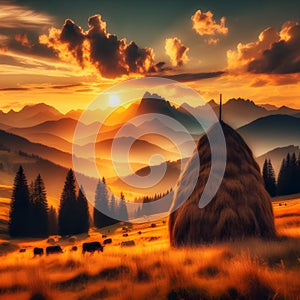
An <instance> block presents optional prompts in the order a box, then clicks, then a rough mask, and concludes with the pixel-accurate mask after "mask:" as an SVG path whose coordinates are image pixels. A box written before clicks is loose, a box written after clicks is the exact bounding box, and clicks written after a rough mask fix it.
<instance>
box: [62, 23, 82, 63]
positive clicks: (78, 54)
mask: <svg viewBox="0 0 300 300" xmlns="http://www.w3.org/2000/svg"><path fill="white" fill-rule="evenodd" d="M60 39H61V41H62V42H64V43H67V44H68V49H69V51H70V52H72V54H73V55H74V57H75V58H76V60H77V62H78V63H79V65H80V66H81V67H83V50H82V48H83V42H84V39H85V36H84V33H83V30H82V29H81V27H79V26H78V25H76V24H75V23H74V22H73V21H72V20H69V19H67V20H66V21H65V24H64V26H63V29H62V31H61V35H60Z"/></svg>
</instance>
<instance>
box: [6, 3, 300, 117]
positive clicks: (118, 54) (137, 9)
mask: <svg viewBox="0 0 300 300" xmlns="http://www.w3.org/2000/svg"><path fill="white" fill-rule="evenodd" d="M299 11H300V3H299V2H298V1H294V0H287V1H284V2H283V1H278V0H275V1H274V0H273V1H256V0H255V1H226V2H224V1H190V0H185V1H181V0H179V1H169V0H166V1H156V0H152V1H134V0H129V1H126V2H125V1H121V0H111V1H108V0H106V1H104V0H101V1H100V0H93V1H91V0H88V1H87V0H85V1H83V0H81V1H70V0H60V1H57V0H52V1H33V0H31V1H30V0H16V1H11V0H0V109H2V110H4V111H8V110H10V109H14V110H18V109H20V108H22V107H23V106H24V105H27V104H34V103H39V102H44V103H47V104H49V105H52V106H55V107H56V108H58V109H59V110H61V111H62V112H67V111H69V110H71V109H78V108H81V109H82V108H85V107H86V106H87V105H88V103H89V102H90V101H92V100H93V99H94V98H95V97H96V96H97V95H98V94H99V93H101V92H103V91H104V90H105V89H107V88H109V87H111V86H113V85H114V84H116V83H118V82H120V81H124V80H126V79H131V78H139V77H145V76H161V77H169V78H172V79H176V80H178V81H180V82H183V83H184V84H186V85H188V86H189V87H191V88H193V89H195V90H196V91H197V92H199V93H200V94H201V95H202V96H203V98H204V99H205V100H206V101H209V100H210V99H212V98H214V99H217V98H218V94H219V93H221V92H222V94H223V95H224V98H225V99H230V98H237V97H242V98H245V99H251V100H253V101H254V102H255V103H257V104H264V103H269V104H273V105H276V106H282V105H286V106H290V107H294V108H300V88H299V84H298V82H299V79H300V75H299V73H300V24H299V23H298V22H299V13H298V12H299ZM183 98H184V97H183ZM170 100H171V99H170ZM191 104H192V105H197V103H191Z"/></svg>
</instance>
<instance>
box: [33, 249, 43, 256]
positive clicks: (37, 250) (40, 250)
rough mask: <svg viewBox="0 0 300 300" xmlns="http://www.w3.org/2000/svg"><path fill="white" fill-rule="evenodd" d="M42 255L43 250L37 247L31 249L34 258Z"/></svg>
mask: <svg viewBox="0 0 300 300" xmlns="http://www.w3.org/2000/svg"><path fill="white" fill-rule="evenodd" d="M43 254H44V249H43V248H38V247H35V248H33V255H34V256H36V255H39V256H42V255H43Z"/></svg>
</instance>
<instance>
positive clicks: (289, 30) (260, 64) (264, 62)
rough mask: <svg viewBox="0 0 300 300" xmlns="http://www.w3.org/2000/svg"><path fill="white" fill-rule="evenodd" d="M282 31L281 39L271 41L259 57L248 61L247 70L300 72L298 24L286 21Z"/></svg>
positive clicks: (285, 72) (299, 30)
mask: <svg viewBox="0 0 300 300" xmlns="http://www.w3.org/2000/svg"><path fill="white" fill-rule="evenodd" d="M284 31H285V36H283V39H281V40H280V41H279V42H275V43H273V44H272V46H271V48H270V49H267V50H265V51H264V52H263V53H262V56H261V57H259V58H257V59H255V60H253V61H251V62H250V63H249V65H248V71H249V72H253V73H275V74H289V73H299V72H300V24H298V23H294V24H293V23H288V24H287V25H286V26H285V27H284Z"/></svg>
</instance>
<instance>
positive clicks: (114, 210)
mask: <svg viewBox="0 0 300 300" xmlns="http://www.w3.org/2000/svg"><path fill="white" fill-rule="evenodd" d="M109 211H110V214H111V215H112V216H117V215H116V214H117V206H116V198H115V195H114V194H112V195H111V198H110V203H109Z"/></svg>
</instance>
